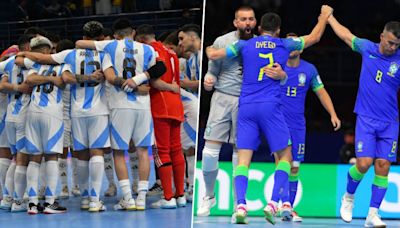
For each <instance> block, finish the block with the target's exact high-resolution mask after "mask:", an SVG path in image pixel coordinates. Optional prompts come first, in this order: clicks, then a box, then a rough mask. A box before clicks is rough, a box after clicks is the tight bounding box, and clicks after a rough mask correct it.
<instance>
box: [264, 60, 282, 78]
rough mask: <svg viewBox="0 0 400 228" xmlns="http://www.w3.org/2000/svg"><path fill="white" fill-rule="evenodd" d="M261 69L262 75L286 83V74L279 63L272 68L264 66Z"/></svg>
mask: <svg viewBox="0 0 400 228" xmlns="http://www.w3.org/2000/svg"><path fill="white" fill-rule="evenodd" d="M263 69H264V74H265V75H267V76H268V77H270V78H272V79H274V80H281V81H286V79H287V74H286V72H285V71H284V70H283V69H282V66H281V65H280V64H279V63H274V65H272V66H265V67H264V68H263Z"/></svg>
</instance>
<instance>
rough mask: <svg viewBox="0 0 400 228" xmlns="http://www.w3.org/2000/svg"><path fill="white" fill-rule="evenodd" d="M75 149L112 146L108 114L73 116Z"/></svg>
mask: <svg viewBox="0 0 400 228" xmlns="http://www.w3.org/2000/svg"><path fill="white" fill-rule="evenodd" d="M71 120H72V137H73V140H74V150H76V151H79V150H85V149H96V148H107V147H110V128H109V123H108V115H102V116H86V117H72V119H71Z"/></svg>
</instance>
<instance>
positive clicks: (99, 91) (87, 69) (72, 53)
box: [51, 49, 112, 117]
mask: <svg viewBox="0 0 400 228" xmlns="http://www.w3.org/2000/svg"><path fill="white" fill-rule="evenodd" d="M51 57H52V59H53V60H54V61H56V62H57V63H59V64H62V63H67V64H69V65H70V66H71V72H72V74H73V75H77V74H80V75H90V74H92V73H93V72H94V71H96V70H102V69H103V68H105V69H106V68H109V67H111V66H112V64H111V60H110V57H109V55H108V54H105V53H104V52H98V51H96V50H89V49H73V50H65V51H62V52H60V53H57V54H53V55H51ZM105 90H106V87H105V83H95V82H85V83H78V84H74V85H71V98H72V100H71V104H72V105H71V116H72V117H84V116H97V115H107V114H108V113H109V112H108V107H107V100H106V95H105Z"/></svg>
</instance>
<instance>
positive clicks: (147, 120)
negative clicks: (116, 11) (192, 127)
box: [76, 19, 165, 210]
mask: <svg viewBox="0 0 400 228" xmlns="http://www.w3.org/2000/svg"><path fill="white" fill-rule="evenodd" d="M113 30H114V35H115V36H116V38H117V40H111V41H96V42H94V41H88V40H79V41H77V42H76V46H77V47H78V48H90V49H97V50H98V51H104V52H106V53H108V54H109V55H110V56H111V61H112V66H113V67H109V68H103V71H104V74H105V76H106V79H107V81H108V82H109V83H111V84H112V85H114V86H112V87H110V90H111V91H110V100H112V101H113V102H110V103H109V104H110V108H111V113H110V122H111V126H110V127H111V148H112V149H113V152H114V164H115V170H116V173H117V177H118V180H119V185H120V187H121V189H122V194H123V199H122V200H121V201H120V203H119V204H118V205H116V207H115V208H116V209H124V208H131V209H135V208H136V209H137V210H144V209H145V207H146V192H147V190H148V178H149V172H150V161H149V157H148V149H147V148H148V147H149V146H152V145H153V144H154V136H153V121H152V116H151V111H150V96H149V95H148V93H147V94H139V93H137V92H136V91H133V90H134V89H135V88H137V86H138V85H140V84H142V83H143V82H145V81H147V80H148V79H149V78H150V77H152V78H153V76H154V75H155V74H154V72H157V76H158V77H160V76H161V75H162V73H164V72H165V66H164V65H163V64H162V63H157V64H156V55H155V52H154V49H153V48H152V47H151V46H149V45H146V44H141V43H138V42H135V41H134V40H133V34H134V32H133V29H132V25H131V23H130V22H129V20H127V19H118V20H117V21H115V23H114V25H113ZM152 66H153V67H152ZM160 66H162V67H164V68H163V71H160ZM153 69H154V71H153ZM146 70H147V71H148V74H149V75H147V74H146V73H144V72H145V71H146ZM115 72H116V73H115ZM160 72H161V73H160ZM127 123H128V124H127ZM130 139H132V140H133V142H134V144H135V146H136V149H137V153H138V157H139V178H140V181H139V184H138V191H139V194H138V197H137V199H136V205H135V202H134V201H132V200H131V198H132V195H131V190H130V181H129V177H128V171H127V168H126V164H125V156H124V151H125V150H127V149H128V148H129V141H130ZM127 202H129V204H127ZM127 206H128V207H127Z"/></svg>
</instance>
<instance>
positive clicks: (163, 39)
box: [156, 31, 171, 42]
mask: <svg viewBox="0 0 400 228" xmlns="http://www.w3.org/2000/svg"><path fill="white" fill-rule="evenodd" d="M169 34H171V31H166V32H163V33H161V34H160V35H158V36H157V38H156V40H158V41H161V42H164V41H165V39H167V37H168V36H169Z"/></svg>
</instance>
